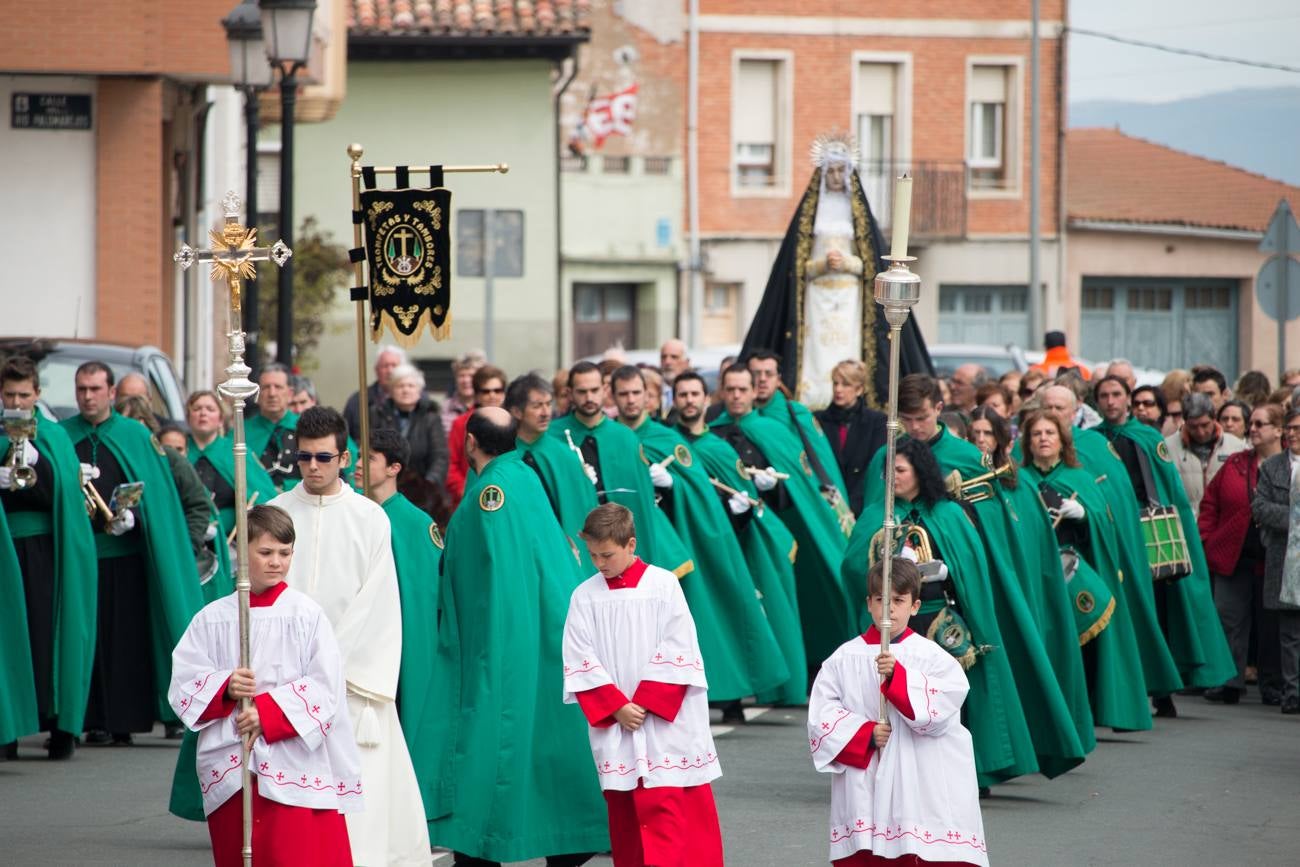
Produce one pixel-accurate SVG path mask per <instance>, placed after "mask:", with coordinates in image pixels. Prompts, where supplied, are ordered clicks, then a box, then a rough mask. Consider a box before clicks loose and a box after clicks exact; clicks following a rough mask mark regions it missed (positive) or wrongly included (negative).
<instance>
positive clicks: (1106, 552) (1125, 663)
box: [1020, 463, 1151, 731]
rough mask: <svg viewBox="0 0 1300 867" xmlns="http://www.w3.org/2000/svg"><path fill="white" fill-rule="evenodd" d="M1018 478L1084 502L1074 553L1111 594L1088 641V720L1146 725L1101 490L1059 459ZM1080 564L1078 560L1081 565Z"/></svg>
mask: <svg viewBox="0 0 1300 867" xmlns="http://www.w3.org/2000/svg"><path fill="white" fill-rule="evenodd" d="M1020 479H1021V484H1024V485H1030V486H1033V488H1034V489H1035V490H1036V489H1037V488H1038V486H1039V485H1040V484H1042V483H1044V482H1045V483H1046V484H1048V485H1050V486H1051V487H1052V488H1054V489H1055V490H1056V491H1057V493H1059V494H1060V495H1061V496H1063V497H1070V496H1073V497H1074V498H1075V499H1076V500H1078V502H1079V504H1080V505H1081V506H1083V508H1084V511H1085V512H1087V517H1086V518H1085V523H1086V525H1087V530H1088V544H1087V545H1083V546H1081V547H1080V550H1079V555H1080V556H1081V557H1083V559H1084V560H1085V561H1086V564H1087V565H1088V566H1091V567H1092V569H1093V570H1094V571H1096V572H1097V574H1098V575H1100V576H1101V578H1102V580H1103V581H1105V582H1106V586H1107V587H1109V588H1110V591H1111V593H1113V594H1115V610H1114V613H1113V614H1111V617H1110V623H1109V625H1107V626H1105V627H1104V628H1103V629H1102V630H1101V632H1100V633H1099V634H1098V635H1097V636H1096V637H1095V638H1093V639H1092V641H1091V642H1090V643H1089V646H1090V648H1091V650H1090V652H1092V653H1095V654H1096V659H1097V668H1096V675H1095V677H1094V679H1093V682H1092V685H1091V689H1090V690H1089V699H1090V700H1091V702H1092V714H1093V718H1094V719H1095V720H1096V721H1097V724H1098V725H1103V726H1110V727H1112V728H1117V729H1131V730H1135V731H1137V730H1146V729H1149V728H1151V703H1150V702H1148V701H1147V688H1146V682H1145V681H1144V680H1143V679H1142V671H1141V669H1140V668H1139V667H1137V666H1135V665H1134V662H1136V661H1137V660H1138V657H1139V653H1138V644H1137V636H1136V635H1135V634H1134V632H1133V618H1132V616H1131V615H1130V614H1129V604H1128V599H1127V598H1125V596H1124V591H1123V589H1122V588H1121V586H1120V585H1121V584H1122V583H1123V581H1124V577H1123V576H1124V571H1123V566H1122V565H1121V564H1122V561H1121V560H1120V550H1121V543H1120V541H1119V537H1118V536H1117V534H1116V532H1115V519H1114V516H1113V514H1112V513H1111V510H1110V508H1109V507H1108V505H1107V502H1106V495H1105V493H1103V491H1102V489H1101V487H1100V486H1098V485H1097V481H1096V478H1095V477H1094V476H1093V475H1092V474H1091V473H1089V472H1088V471H1087V470H1085V469H1083V468H1082V467H1067V466H1066V465H1065V464H1063V463H1058V464H1057V465H1056V466H1054V467H1052V468H1051V469H1050V470H1048V471H1047V472H1046V473H1044V472H1042V471H1041V470H1040V469H1038V467H1036V466H1033V465H1030V466H1027V467H1022V468H1021V470H1020ZM1083 566H1084V564H1082V563H1081V564H1080V568H1083Z"/></svg>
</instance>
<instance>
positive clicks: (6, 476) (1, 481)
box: [0, 466, 14, 491]
mask: <svg viewBox="0 0 1300 867" xmlns="http://www.w3.org/2000/svg"><path fill="white" fill-rule="evenodd" d="M13 480H14V471H13V470H11V469H9V467H7V466H0V491H7V490H9V486H10V485H11V484H13Z"/></svg>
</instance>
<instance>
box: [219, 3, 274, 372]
mask: <svg viewBox="0 0 1300 867" xmlns="http://www.w3.org/2000/svg"><path fill="white" fill-rule="evenodd" d="M221 24H222V26H223V27H225V28H226V44H227V46H228V47H229V49H230V78H231V83H232V84H234V86H235V87H236V88H237V89H238V90H239V91H240V92H241V93H242V94H243V95H244V132H245V136H246V139H245V159H244V209H245V221H246V222H247V223H248V225H249V226H250V227H256V226H257V127H258V118H257V101H258V94H260V93H261V92H262V91H263V90H265V89H266V88H268V87H270V86H271V79H272V72H271V64H270V63H269V62H268V61H267V58H266V42H265V41H264V40H263V39H262V13H261V11H260V10H259V9H258V8H257V2H256V0H242V2H241V3H240V4H239V5H238V6H236V7H235V8H234V9H233V10H231V12H230V14H229V15H227V16H226V18H225V19H224V20H223V21H222V22H221ZM257 301H258V298H257V278H256V276H254V277H249V278H248V279H246V280H245V281H244V317H243V321H244V324H245V327H246V328H247V329H248V332H247V333H248V337H247V340H246V343H245V347H246V348H245V358H246V361H247V363H248V365H249V367H251V368H252V370H253V374H252V378H253V381H254V382H256V381H257V369H258V368H259V367H261V360H262V356H261V352H260V346H261V331H260V329H259V327H258V322H259V320H258V310H257Z"/></svg>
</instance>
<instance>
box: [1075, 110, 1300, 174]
mask: <svg viewBox="0 0 1300 867" xmlns="http://www.w3.org/2000/svg"><path fill="white" fill-rule="evenodd" d="M1068 117H1069V125H1070V126H1071V127H1085V126H1102V127H1119V129H1120V130H1121V131H1122V132H1125V133H1127V134H1129V135H1134V136H1137V137H1138V138H1144V139H1148V140H1149V141H1153V142H1156V143H1158V144H1162V145H1166V146H1168V147H1172V148H1176V149H1178V150H1181V151H1186V152H1188V153H1192V154H1197V155H1198V156H1203V157H1209V158H1210V159H1215V160H1222V161H1223V162H1225V163H1228V164H1229V165H1234V166H1237V167H1239V168H1243V169H1246V170H1248V171H1252V172H1257V173H1259V174H1261V175H1267V176H1268V177H1270V178H1276V179H1278V180H1281V181H1286V182H1287V183H1289V184H1295V185H1297V186H1300V147H1297V143H1300V87H1278V88H1268V89H1258V90H1230V91H1224V92H1223V93H1212V94H1207V95H1206V96H1198V97H1192V98H1189V99H1179V100H1175V101H1173V102H1158V103H1143V102H1120V101H1104V102H1102V101H1097V102H1077V103H1070V106H1069V113H1068Z"/></svg>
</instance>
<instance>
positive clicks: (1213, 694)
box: [1202, 686, 1242, 704]
mask: <svg viewBox="0 0 1300 867" xmlns="http://www.w3.org/2000/svg"><path fill="white" fill-rule="evenodd" d="M1241 693H1242V690H1239V689H1237V688H1236V687H1235V686H1216V687H1214V688H1213V689H1207V690H1206V691H1205V694H1204V695H1203V696H1202V698H1204V699H1205V700H1206V701H1212V702H1215V703H1216V704H1236V703H1237V702H1239V701H1241Z"/></svg>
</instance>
